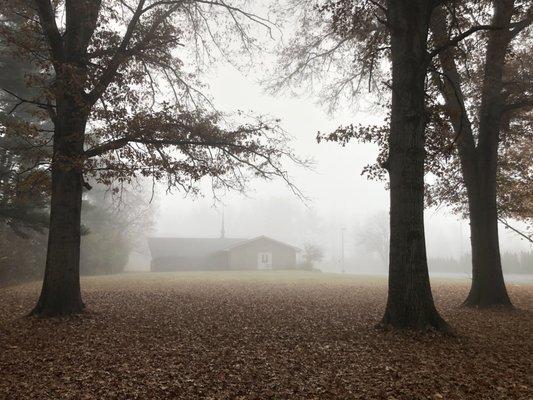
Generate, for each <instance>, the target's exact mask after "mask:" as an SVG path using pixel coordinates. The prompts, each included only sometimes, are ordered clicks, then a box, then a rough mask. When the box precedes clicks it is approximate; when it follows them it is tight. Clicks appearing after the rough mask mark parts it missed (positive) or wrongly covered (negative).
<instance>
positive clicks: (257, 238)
mask: <svg viewBox="0 0 533 400" xmlns="http://www.w3.org/2000/svg"><path fill="white" fill-rule="evenodd" d="M261 239H266V240H270V241H271V242H274V243H277V244H279V245H282V246H285V247H290V248H291V249H294V250H296V251H300V249H299V248H298V247H296V246H292V245H290V244H288V243H284V242H280V241H279V240H276V239H272V238H269V237H268V236H265V235H261V236H257V237H255V238H252V239H247V240H242V241H240V242H236V243H233V244H231V245H229V246H228V247H227V248H225V249H222V250H223V251H228V250H231V249H235V248H237V247H241V246H245V245H247V244H249V243H252V242H256V241H258V240H261Z"/></svg>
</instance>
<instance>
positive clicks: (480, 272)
mask: <svg viewBox="0 0 533 400" xmlns="http://www.w3.org/2000/svg"><path fill="white" fill-rule="evenodd" d="M513 4H514V2H513V0H497V1H495V2H494V15H493V20H492V25H493V26H501V27H506V26H508V25H509V22H510V21H511V17H512V14H513ZM432 31H433V34H434V38H435V39H436V41H437V42H438V43H440V44H443V43H446V41H448V40H449V39H450V38H449V31H448V27H447V24H446V13H445V11H444V8H442V7H439V8H437V9H436V10H435V12H434V16H433V21H432ZM488 36H489V39H488V42H487V52H486V55H485V67H484V78H483V88H482V101H481V106H480V111H479V126H478V140H477V144H476V141H475V139H474V134H473V129H472V124H471V121H470V119H469V117H468V115H467V113H466V112H465V95H464V93H463V88H462V87H461V77H460V75H459V72H458V70H457V66H456V62H455V57H456V55H455V50H454V49H453V48H451V47H450V48H448V49H445V50H444V51H442V52H441V53H440V54H439V60H440V64H441V66H442V69H443V72H444V74H445V79H442V81H441V84H440V89H441V93H442V94H443V96H444V99H445V101H446V108H447V110H448V115H449V117H450V120H451V122H452V125H453V127H454V131H455V134H456V135H457V147H458V152H459V158H460V161H461V170H462V174H463V178H464V183H465V187H466V192H467V196H468V211H469V217H470V240H471V247H472V287H471V289H470V294H469V295H468V297H467V299H466V301H465V302H464V305H466V306H472V307H478V306H479V307H490V306H495V305H496V306H498V305H503V306H509V307H511V306H512V304H511V301H510V299H509V296H508V294H507V290H506V288H505V282H504V278H503V272H502V265H501V257H500V246H499V240H498V210H497V202H496V196H497V193H496V191H497V190H496V174H497V168H498V140H499V133H500V125H501V119H502V104H503V100H502V96H501V92H502V83H503V82H502V78H503V70H504V66H505V55H506V53H507V49H508V46H509V43H510V41H511V36H510V34H509V31H508V30H499V29H498V30H491V31H489V32H488Z"/></svg>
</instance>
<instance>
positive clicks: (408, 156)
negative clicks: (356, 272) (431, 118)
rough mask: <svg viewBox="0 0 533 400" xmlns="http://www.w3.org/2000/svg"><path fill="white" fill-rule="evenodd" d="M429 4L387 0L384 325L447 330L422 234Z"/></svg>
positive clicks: (422, 1)
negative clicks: (388, 109) (388, 102)
mask: <svg viewBox="0 0 533 400" xmlns="http://www.w3.org/2000/svg"><path fill="white" fill-rule="evenodd" d="M432 8H433V5H432V4H431V2H428V1H425V0H419V1H410V2H404V1H400V0H389V1H388V11H389V23H390V24H391V46H392V109H391V127H390V137H389V159H388V161H387V163H386V168H387V169H388V171H389V176H390V199H391V211H390V253H389V294H388V300H387V307H386V310H385V315H384V317H383V320H382V325H385V326H392V327H396V328H413V329H428V328H432V329H437V330H447V329H448V327H447V325H446V323H445V322H444V320H443V319H442V318H441V317H440V315H439V313H438V312H437V310H436V308H435V305H434V303H433V296H432V294H431V286H430V283H429V274H428V266H427V258H426V243H425V233H424V155H425V150H424V136H425V107H424V96H425V77H426V62H427V60H426V50H427V36H428V25H429V19H430V15H431V11H432Z"/></svg>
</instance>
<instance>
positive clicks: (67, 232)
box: [32, 107, 85, 316]
mask: <svg viewBox="0 0 533 400" xmlns="http://www.w3.org/2000/svg"><path fill="white" fill-rule="evenodd" d="M58 110H60V112H61V111H62V110H61V107H58ZM65 111H66V112H65V114H67V117H66V118H65V119H64V120H63V121H60V122H59V124H58V126H56V133H55V135H54V136H55V140H54V156H53V163H52V196H51V206H50V227H49V233H48V251H47V255H46V269H45V275H44V281H43V287H42V291H41V295H40V297H39V301H38V303H37V305H36V306H35V308H34V310H33V312H32V314H34V315H39V316H61V315H68V314H75V313H79V312H81V311H82V310H83V308H84V305H83V302H82V299H81V290H80V274H79V269H80V268H79V265H80V264H79V263H80V238H81V232H80V231H81V200H82V174H81V168H80V166H79V164H78V163H77V162H76V160H78V161H80V160H81V156H80V155H81V154H82V150H83V134H84V131H85V120H84V119H83V118H78V119H76V118H74V120H69V117H70V118H72V115H73V113H72V112H71V110H65Z"/></svg>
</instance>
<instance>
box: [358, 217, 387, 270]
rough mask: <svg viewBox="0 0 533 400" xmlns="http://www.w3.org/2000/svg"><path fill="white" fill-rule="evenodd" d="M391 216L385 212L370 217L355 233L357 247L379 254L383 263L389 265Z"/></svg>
mask: <svg viewBox="0 0 533 400" xmlns="http://www.w3.org/2000/svg"><path fill="white" fill-rule="evenodd" d="M389 231H390V229H389V214H388V213H387V212H385V211H382V212H379V213H376V214H374V215H372V216H370V217H369V218H368V219H367V220H366V221H365V222H364V224H363V225H362V226H359V227H358V228H357V229H356V232H355V240H356V242H355V245H356V247H357V248H363V249H364V250H366V251H367V252H369V253H371V254H377V255H378V256H379V258H380V260H381V262H382V263H383V265H387V264H388V263H389V236H390V232H389Z"/></svg>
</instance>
